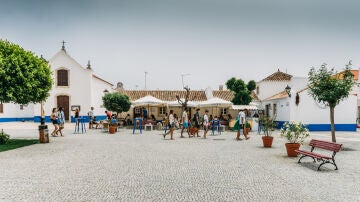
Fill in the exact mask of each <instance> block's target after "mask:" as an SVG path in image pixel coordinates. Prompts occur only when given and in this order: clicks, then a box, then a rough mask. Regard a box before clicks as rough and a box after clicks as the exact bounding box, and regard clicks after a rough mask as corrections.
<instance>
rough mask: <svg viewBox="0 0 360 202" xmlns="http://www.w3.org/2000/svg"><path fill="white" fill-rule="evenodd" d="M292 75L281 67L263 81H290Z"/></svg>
mask: <svg viewBox="0 0 360 202" xmlns="http://www.w3.org/2000/svg"><path fill="white" fill-rule="evenodd" d="M291 77H292V75H290V74H287V73H284V72H281V71H280V70H279V69H278V71H277V72H275V73H273V74H271V75H270V76H268V77H266V78H265V79H263V80H261V81H290V80H291Z"/></svg>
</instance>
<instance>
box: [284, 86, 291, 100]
mask: <svg viewBox="0 0 360 202" xmlns="http://www.w3.org/2000/svg"><path fill="white" fill-rule="evenodd" d="M285 91H286V93H287V94H288V96H289V97H291V88H290V86H289V85H286V87H285Z"/></svg>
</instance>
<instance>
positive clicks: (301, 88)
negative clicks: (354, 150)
mask: <svg viewBox="0 0 360 202" xmlns="http://www.w3.org/2000/svg"><path fill="white" fill-rule="evenodd" d="M352 72H353V74H354V75H355V79H358V78H357V75H358V71H357V70H356V71H355V70H352ZM307 83H308V80H307V78H301V77H294V76H291V75H289V74H286V73H283V72H281V71H279V70H278V71H277V72H275V73H274V74H272V75H270V76H268V77H266V78H265V79H263V80H261V81H259V82H258V83H257V94H258V97H259V99H260V100H261V101H262V104H263V106H264V109H265V114H267V115H269V116H271V117H275V120H276V121H277V122H278V123H279V124H278V126H279V127H280V126H281V125H282V124H283V123H284V122H286V121H301V122H302V123H304V124H306V125H307V126H308V128H309V130H311V131H329V130H331V129H330V109H329V107H327V106H325V105H323V104H321V103H318V102H316V101H315V100H314V99H313V97H311V96H310V95H309V93H308V88H307ZM286 86H289V87H290V88H291V91H290V95H288V94H287V92H286V91H285V88H286ZM357 95H358V88H357V87H356V86H354V88H353V90H352V92H351V93H350V95H349V97H348V98H347V99H345V100H343V101H342V102H340V104H339V105H337V106H336V107H335V130H337V131H356V118H357Z"/></svg>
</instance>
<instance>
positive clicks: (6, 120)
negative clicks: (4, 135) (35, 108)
mask: <svg viewBox="0 0 360 202" xmlns="http://www.w3.org/2000/svg"><path fill="white" fill-rule="evenodd" d="M33 120H34V117H22V118H21V117H20V118H19V117H17V118H0V122H14V121H33Z"/></svg>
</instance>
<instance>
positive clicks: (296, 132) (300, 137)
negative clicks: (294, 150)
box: [280, 121, 310, 144]
mask: <svg viewBox="0 0 360 202" xmlns="http://www.w3.org/2000/svg"><path fill="white" fill-rule="evenodd" d="M280 136H281V137H284V138H286V139H287V141H288V142H289V143H299V144H303V143H304V140H305V138H307V137H309V136H310V133H309V130H308V129H307V128H306V126H305V125H304V124H302V123H301V122H294V121H292V122H291V123H289V122H286V123H285V124H284V126H283V127H282V128H281V129H280Z"/></svg>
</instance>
